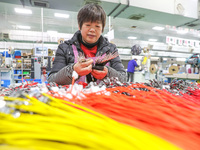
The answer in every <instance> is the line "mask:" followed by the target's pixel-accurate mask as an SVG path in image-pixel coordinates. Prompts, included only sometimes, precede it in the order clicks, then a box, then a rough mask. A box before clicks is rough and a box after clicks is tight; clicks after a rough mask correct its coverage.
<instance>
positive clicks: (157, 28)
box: [152, 26, 165, 31]
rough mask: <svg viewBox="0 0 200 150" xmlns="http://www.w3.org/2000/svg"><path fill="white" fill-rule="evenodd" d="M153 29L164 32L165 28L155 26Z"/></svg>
mask: <svg viewBox="0 0 200 150" xmlns="http://www.w3.org/2000/svg"><path fill="white" fill-rule="evenodd" d="M152 29H153V30H159V31H161V30H164V29H165V28H164V27H159V26H155V27H153V28H152Z"/></svg>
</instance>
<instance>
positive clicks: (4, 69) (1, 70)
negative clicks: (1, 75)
mask: <svg viewBox="0 0 200 150" xmlns="http://www.w3.org/2000/svg"><path fill="white" fill-rule="evenodd" d="M10 70H11V69H10V68H0V72H9V71H10Z"/></svg>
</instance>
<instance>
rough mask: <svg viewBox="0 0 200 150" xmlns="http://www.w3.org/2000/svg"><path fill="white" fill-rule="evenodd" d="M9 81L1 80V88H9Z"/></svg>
mask: <svg viewBox="0 0 200 150" xmlns="http://www.w3.org/2000/svg"><path fill="white" fill-rule="evenodd" d="M9 85H10V80H1V86H2V87H9Z"/></svg>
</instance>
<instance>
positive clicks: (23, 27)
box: [17, 25, 31, 29]
mask: <svg viewBox="0 0 200 150" xmlns="http://www.w3.org/2000/svg"><path fill="white" fill-rule="evenodd" d="M17 28H19V29H31V27H30V26H21V25H17Z"/></svg>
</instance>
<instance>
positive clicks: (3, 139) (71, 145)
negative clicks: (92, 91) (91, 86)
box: [0, 94, 179, 150]
mask: <svg viewBox="0 0 200 150" xmlns="http://www.w3.org/2000/svg"><path fill="white" fill-rule="evenodd" d="M25 96H26V98H16V97H3V100H0V101H4V102H6V105H5V107H7V108H9V112H8V111H7V112H6V111H5V109H4V112H3V111H2V108H0V122H1V123H0V150H112V149H113V150H134V149H140V150H144V149H145V150H146V149H152V150H164V149H167V150H178V149H179V148H178V147H176V146H174V145H172V144H170V143H168V142H167V141H165V140H162V139H160V138H158V137H156V136H154V135H152V134H149V133H147V132H144V131H142V130H139V129H137V128H133V127H130V126H127V125H124V124H121V123H118V122H116V121H114V120H112V119H110V118H108V117H106V116H103V115H101V114H99V113H97V112H94V111H92V110H89V109H87V108H84V107H81V106H79V105H76V104H73V103H70V102H66V101H63V100H59V99H56V98H54V97H51V96H49V95H47V94H43V96H42V97H45V98H46V100H47V102H46V103H43V102H41V101H39V100H38V99H36V98H34V97H31V96H30V95H27V94H25ZM20 102H21V103H20ZM63 102H64V103H65V104H64V103H63ZM19 103H20V104H19ZM16 112H17V113H18V115H17V116H13V114H15V115H16V114H17V113H16Z"/></svg>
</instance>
